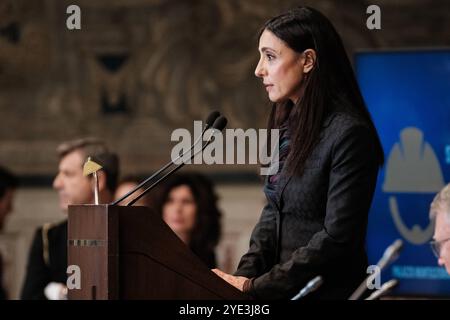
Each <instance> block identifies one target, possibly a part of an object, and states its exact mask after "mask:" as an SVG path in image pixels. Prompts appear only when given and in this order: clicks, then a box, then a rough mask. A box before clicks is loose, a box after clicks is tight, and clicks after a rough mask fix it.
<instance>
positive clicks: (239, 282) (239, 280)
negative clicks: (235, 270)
mask: <svg viewBox="0 0 450 320" xmlns="http://www.w3.org/2000/svg"><path fill="white" fill-rule="evenodd" d="M211 271H212V272H214V273H215V274H217V275H218V276H219V277H221V278H222V279H223V280H225V281H226V282H228V283H229V284H231V285H232V286H233V287H235V288H237V289H239V290H241V291H243V287H244V282H245V281H246V280H248V278H246V277H239V276H237V277H235V276H232V275H231V274H228V273H225V272H223V271H221V270H219V269H212V270H211Z"/></svg>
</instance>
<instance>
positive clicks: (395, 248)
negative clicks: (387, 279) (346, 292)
mask: <svg viewBox="0 0 450 320" xmlns="http://www.w3.org/2000/svg"><path fill="white" fill-rule="evenodd" d="M402 248H403V241H402V240H401V239H397V240H395V241H394V243H392V244H391V245H390V246H389V247H387V248H386V250H385V251H384V254H383V256H382V257H381V259H380V261H378V263H377V266H378V270H376V271H375V272H374V273H373V274H370V275H368V276H367V277H366V278H365V279H364V281H363V282H362V283H361V284H360V285H359V287H358V288H357V289H356V290H355V292H353V294H352V295H351V296H350V298H348V299H349V300H358V299H359V298H360V297H361V295H362V294H363V293H364V292H365V291H366V289H367V281H368V280H369V279H371V278H374V277H376V276H378V275H379V274H380V273H381V271H382V270H383V269H384V268H385V267H386V266H387V265H388V264H390V263H391V262H392V261H394V260H395V259H397V258H398V256H399V254H400V251H401V250H402Z"/></svg>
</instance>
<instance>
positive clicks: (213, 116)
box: [110, 111, 220, 206]
mask: <svg viewBox="0 0 450 320" xmlns="http://www.w3.org/2000/svg"><path fill="white" fill-rule="evenodd" d="M219 116H220V112H219V111H212V112H211V113H210V114H209V115H208V117H207V118H206V121H205V127H204V128H203V131H202V133H201V135H200V136H199V137H198V138H197V140H196V141H194V143H193V144H192V146H191V148H190V149H189V150H187V151H185V152H184V153H183V154H182V155H179V156H178V157H177V158H176V159H175V160H173V161H170V162H168V163H167V164H166V165H165V166H164V167H162V168H161V169H159V170H158V171H156V172H155V173H154V174H153V175H151V176H150V177H148V178H147V179H145V180H144V181H142V182H141V183H140V184H139V185H137V186H136V187H135V188H134V189H132V190H130V191H129V192H127V193H126V194H125V195H123V196H122V197H120V198H119V199H117V200H115V201H113V202H111V203H110V205H113V206H114V205H117V204H118V203H120V202H122V201H123V200H125V199H126V198H128V197H129V196H131V195H132V194H133V193H135V192H136V191H137V190H139V189H140V188H142V187H143V186H144V185H146V184H147V183H148V182H150V181H151V180H152V179H154V178H155V177H156V176H158V175H159V174H161V172H163V171H164V170H166V169H167V168H169V167H170V166H171V165H173V164H174V162H176V161H178V160H179V159H180V158H183V157H184V156H185V155H186V154H187V153H188V152H191V151H192V149H193V148H194V147H195V146H196V145H197V144H198V143H199V142H200V141H201V140H202V138H203V135H204V133H205V131H206V130H207V129H208V128H210V127H211V126H213V125H214V122H215V121H216V120H217V118H218V117H219Z"/></svg>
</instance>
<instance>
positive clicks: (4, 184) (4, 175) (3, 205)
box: [0, 167, 18, 300]
mask: <svg viewBox="0 0 450 320" xmlns="http://www.w3.org/2000/svg"><path fill="white" fill-rule="evenodd" d="M17 184H18V183H17V178H16V177H15V176H14V175H13V174H12V173H11V172H10V171H8V170H7V169H5V168H3V167H0V232H1V231H2V230H3V227H4V226H5V221H6V216H7V215H8V214H9V213H11V212H12V210H13V196H14V191H15V189H16V187H17ZM2 283H3V258H2V255H1V252H0V300H6V299H7V294H6V291H5V289H4V288H3V285H2Z"/></svg>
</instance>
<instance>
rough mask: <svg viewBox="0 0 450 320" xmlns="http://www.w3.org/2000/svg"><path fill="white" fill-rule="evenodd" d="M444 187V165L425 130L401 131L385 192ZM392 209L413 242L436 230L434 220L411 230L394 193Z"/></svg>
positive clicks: (399, 227)
mask: <svg viewBox="0 0 450 320" xmlns="http://www.w3.org/2000/svg"><path fill="white" fill-rule="evenodd" d="M443 187H444V178H443V176H442V171H441V166H440V164H439V161H438V159H437V156H436V154H435V152H434V150H433V148H432V147H431V145H430V144H429V143H427V142H426V141H424V139H423V132H422V131H421V130H420V129H418V128H414V127H408V128H405V129H403V130H402V131H401V133H400V141H399V142H397V143H396V144H395V145H394V147H393V148H392V150H391V152H390V154H389V158H388V162H387V167H386V175H385V180H384V184H383V191H384V192H395V193H422V194H423V193H437V192H439V190H441V189H442V188H443ZM389 209H390V211H391V215H392V219H393V220H394V223H395V226H396V227H397V230H398V231H399V232H400V234H401V235H402V236H403V237H404V238H405V239H406V240H408V241H409V242H411V243H413V244H416V245H418V244H423V243H425V242H427V241H428V240H429V239H430V238H431V236H432V234H433V230H434V223H433V222H430V223H429V225H428V226H427V227H426V228H425V229H422V227H421V226H420V225H417V224H415V225H414V226H413V227H412V228H411V229H409V228H408V227H407V226H406V225H405V224H404V222H403V220H402V218H401V215H400V210H399V209H398V204H397V199H396V197H395V196H390V197H389Z"/></svg>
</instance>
